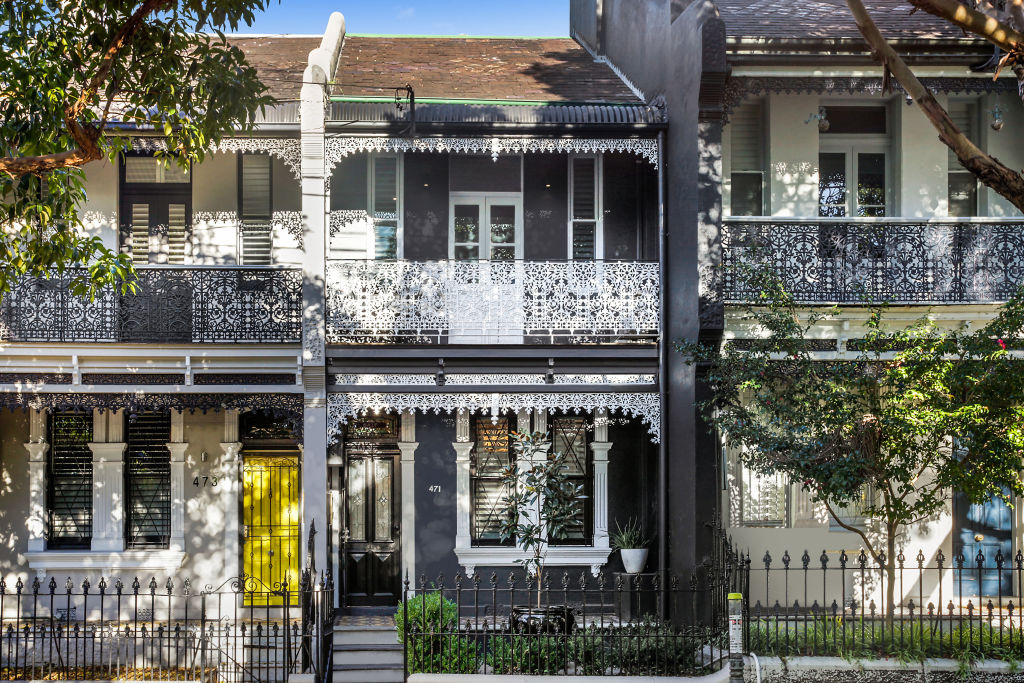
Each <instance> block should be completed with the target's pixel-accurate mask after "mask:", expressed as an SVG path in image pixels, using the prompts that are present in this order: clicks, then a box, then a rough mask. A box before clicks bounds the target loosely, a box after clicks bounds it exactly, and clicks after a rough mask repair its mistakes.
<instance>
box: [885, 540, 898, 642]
mask: <svg viewBox="0 0 1024 683" xmlns="http://www.w3.org/2000/svg"><path fill="white" fill-rule="evenodd" d="M896 528H897V527H896V525H894V524H886V525H885V531H886V539H885V547H886V551H885V552H886V557H885V574H886V586H885V622H886V624H887V625H889V626H892V625H893V621H894V620H895V618H896V599H895V598H896Z"/></svg>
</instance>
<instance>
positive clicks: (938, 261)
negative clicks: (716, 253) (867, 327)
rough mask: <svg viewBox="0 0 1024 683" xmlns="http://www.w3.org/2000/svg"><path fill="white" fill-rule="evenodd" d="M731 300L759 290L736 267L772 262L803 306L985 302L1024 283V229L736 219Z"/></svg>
mask: <svg viewBox="0 0 1024 683" xmlns="http://www.w3.org/2000/svg"><path fill="white" fill-rule="evenodd" d="M722 257H723V263H724V265H725V270H724V278H723V280H724V281H723V285H724V294H725V300H726V301H727V302H739V301H750V300H754V299H756V298H757V295H758V292H757V291H754V289H753V288H752V287H751V286H750V285H749V284H747V283H746V282H744V280H743V277H742V276H741V275H740V274H738V273H737V272H736V269H735V268H734V267H732V266H736V265H741V264H751V265H769V266H771V267H772V268H774V269H775V270H776V271H777V272H778V273H779V274H780V275H781V276H782V278H783V280H784V282H785V284H786V286H787V288H788V289H789V291H790V292H791V293H792V294H793V295H794V296H795V297H796V299H797V300H798V301H799V302H801V303H808V304H815V303H822V304H824V303H848V304H859V303H865V302H868V301H874V302H883V301H887V302H890V303H899V304H941V303H945V304H953V303H961V304H982V303H997V302H1001V301H1006V300H1007V299H1008V298H1009V297H1010V296H1011V295H1012V294H1013V293H1014V292H1015V291H1016V290H1017V288H1018V287H1019V286H1020V285H1021V284H1022V283H1024V223H1022V222H1021V221H1020V219H1017V220H1015V221H1012V222H1011V221H997V220H992V219H985V220H964V219H959V220H934V221H914V220H904V219H884V220H878V219H875V220H855V219H839V220H835V219H774V218H750V219H729V220H726V221H724V222H723V225H722Z"/></svg>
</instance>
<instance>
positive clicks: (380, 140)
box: [325, 135, 658, 174]
mask: <svg viewBox="0 0 1024 683" xmlns="http://www.w3.org/2000/svg"><path fill="white" fill-rule="evenodd" d="M358 152H377V153H390V154H394V153H396V152H441V153H455V154H490V155H491V156H492V157H494V158H495V159H497V158H498V156H499V155H501V154H524V153H538V152H551V153H554V154H596V153H599V152H626V153H629V154H636V155H637V156H639V157H642V158H644V159H646V160H647V161H649V162H650V163H651V164H652V165H653V166H654V167H655V168H657V167H658V141H657V140H656V139H655V138H545V137H535V136H522V137H485V138H449V137H437V138H433V137H431V138H392V137H382V136H370V135H366V136H359V135H355V136H347V135H330V136H328V137H327V148H326V151H325V157H326V158H325V160H326V163H327V172H328V174H330V172H331V171H332V170H333V169H334V167H335V166H336V165H337V164H338V162H340V161H341V160H342V159H343V158H345V157H347V156H348V155H349V154H356V153H358Z"/></svg>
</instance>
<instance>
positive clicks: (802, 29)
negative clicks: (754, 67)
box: [715, 0, 964, 40]
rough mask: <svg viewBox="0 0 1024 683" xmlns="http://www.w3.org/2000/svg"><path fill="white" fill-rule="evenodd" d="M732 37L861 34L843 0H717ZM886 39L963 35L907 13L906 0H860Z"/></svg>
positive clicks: (918, 14)
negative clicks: (863, 0)
mask: <svg viewBox="0 0 1024 683" xmlns="http://www.w3.org/2000/svg"><path fill="white" fill-rule="evenodd" d="M715 4H716V5H717V6H718V9H719V12H720V13H721V16H722V20H723V21H725V30H726V33H727V34H728V35H729V36H730V37H733V38H758V37H763V38H857V39H859V38H861V35H860V31H858V30H857V25H856V24H855V23H854V21H853V16H852V15H851V14H850V9H849V7H847V5H846V2H845V0H799V1H797V0H716V2H715ZM864 5H865V7H867V9H868V11H869V12H870V13H871V17H872V19H874V21H875V23H876V24H877V25H878V28H879V29H880V30H881V31H882V33H883V34H884V35H885V36H886V37H887V38H893V39H902V40H907V39H950V38H963V37H964V34H963V33H962V32H961V31H960V29H958V28H955V27H953V26H952V25H951V24H949V23H947V22H944V21H942V20H941V19H938V18H936V17H933V16H931V15H930V14H926V13H925V12H916V13H914V14H913V15H911V14H910V10H911V9H912V8H911V7H910V5H909V4H907V2H905V0H865V2H864Z"/></svg>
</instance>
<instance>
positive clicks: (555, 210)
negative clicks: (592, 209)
mask: <svg viewBox="0 0 1024 683" xmlns="http://www.w3.org/2000/svg"><path fill="white" fill-rule="evenodd" d="M568 185H569V157H567V156H565V155H564V154H527V155H525V156H524V157H523V258H525V259H527V260H531V259H532V260H537V261H543V260H547V259H553V260H557V259H566V258H568V257H569V232H568V225H569V222H568V218H569V197H568Z"/></svg>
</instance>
